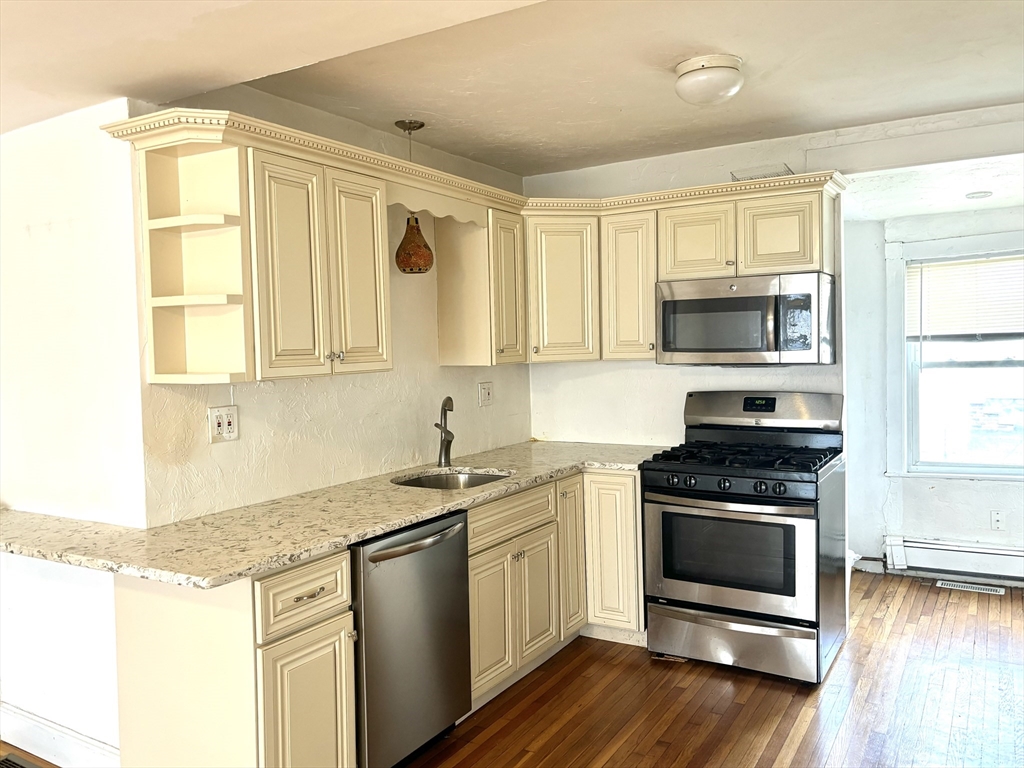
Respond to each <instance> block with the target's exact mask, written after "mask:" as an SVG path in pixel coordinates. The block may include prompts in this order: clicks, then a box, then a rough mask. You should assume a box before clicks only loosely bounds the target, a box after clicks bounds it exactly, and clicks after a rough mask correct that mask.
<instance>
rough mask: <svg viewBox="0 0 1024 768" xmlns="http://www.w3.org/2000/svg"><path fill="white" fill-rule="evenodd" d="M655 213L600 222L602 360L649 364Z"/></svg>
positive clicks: (655, 258)
mask: <svg viewBox="0 0 1024 768" xmlns="http://www.w3.org/2000/svg"><path fill="white" fill-rule="evenodd" d="M656 230H657V220H656V216H655V212H654V211H641V212H640V213H623V214H617V215H614V216H602V217H601V358H602V359H603V360H653V359H654V345H655V329H654V316H655V307H654V285H655V283H656V282H657V281H658V274H657V273H658V254H657V248H656V247H655V245H656V242H655V241H656Z"/></svg>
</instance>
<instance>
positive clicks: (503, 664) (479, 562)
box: [469, 523, 560, 697]
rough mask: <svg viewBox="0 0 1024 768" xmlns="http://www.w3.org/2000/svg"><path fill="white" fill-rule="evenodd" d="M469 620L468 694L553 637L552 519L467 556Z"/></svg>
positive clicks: (553, 641) (532, 656)
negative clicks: (485, 549) (469, 668)
mask: <svg viewBox="0 0 1024 768" xmlns="http://www.w3.org/2000/svg"><path fill="white" fill-rule="evenodd" d="M469 621H470V658H471V665H470V666H471V669H472V679H473V696H474V697H476V696H479V695H480V694H481V693H484V692H485V691H487V690H488V689H489V688H492V687H494V686H495V685H497V684H498V683H500V682H501V681H502V680H504V679H506V678H507V677H509V676H511V675H512V674H513V673H515V671H516V670H518V669H519V668H520V667H522V666H523V665H525V664H529V663H530V662H531V661H533V660H534V659H536V658H538V657H540V656H541V655H542V654H543V653H544V652H545V651H547V650H548V649H549V648H550V647H551V646H553V645H555V644H556V643H557V642H558V640H559V637H560V634H559V602H558V525H557V524H556V523H549V524H547V525H545V526H542V527H541V528H538V529H537V530H535V531H531V532H529V533H526V534H523V535H522V536H519V537H518V538H516V539H515V540H513V541H508V542H504V543H502V544H500V545H498V546H496V547H494V548H492V549H489V550H487V551H485V552H482V553H480V554H478V555H474V556H473V557H471V558H470V559H469Z"/></svg>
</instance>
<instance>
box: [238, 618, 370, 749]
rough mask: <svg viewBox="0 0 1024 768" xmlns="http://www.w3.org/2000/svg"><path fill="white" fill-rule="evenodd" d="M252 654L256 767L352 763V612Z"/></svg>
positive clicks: (353, 724)
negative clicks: (255, 659)
mask: <svg viewBox="0 0 1024 768" xmlns="http://www.w3.org/2000/svg"><path fill="white" fill-rule="evenodd" d="M258 656H259V659H258V664H257V686H258V703H259V710H260V716H259V722H260V758H261V760H260V766H261V768H320V767H322V768H342V767H343V766H344V767H346V768H347V767H348V766H351V768H355V765H356V744H355V733H356V724H355V689H354V686H353V682H354V681H355V630H354V627H353V620H352V613H351V612H349V613H346V614H344V615H343V616H340V617H339V618H337V619H334V620H332V621H328V622H324V623H322V624H320V625H318V626H316V627H314V628H313V629H309V630H306V631H305V632H300V633H299V634H297V635H294V636H293V637H290V638H288V639H287V640H281V641H279V642H277V643H274V644H273V645H269V646H266V647H265V648H260V649H259V651H258Z"/></svg>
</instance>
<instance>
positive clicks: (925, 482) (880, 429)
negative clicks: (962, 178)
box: [846, 208, 1024, 557]
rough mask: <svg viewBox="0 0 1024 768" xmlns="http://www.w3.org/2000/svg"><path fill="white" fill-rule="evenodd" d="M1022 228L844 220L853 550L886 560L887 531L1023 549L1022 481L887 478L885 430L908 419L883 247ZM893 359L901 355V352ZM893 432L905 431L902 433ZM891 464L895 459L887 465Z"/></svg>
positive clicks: (1011, 220) (1022, 219)
mask: <svg viewBox="0 0 1024 768" xmlns="http://www.w3.org/2000/svg"><path fill="white" fill-rule="evenodd" d="M1022 229H1024V209H1020V208H1013V209H997V210H991V211H969V212H964V213H955V214H943V215H941V216H913V217H905V218H898V219H889V220H887V221H885V222H884V223H883V222H847V225H846V301H847V312H848V314H847V317H848V325H847V339H848V340H847V346H846V355H847V372H848V385H847V386H848V391H847V397H848V400H847V403H848V407H847V432H846V436H847V447H848V462H849V473H848V477H849V500H850V506H851V510H850V545H851V548H852V549H854V550H855V551H857V552H859V553H860V554H862V555H865V556H867V557H880V556H881V553H882V537H883V536H884V535H885V534H887V533H888V534H892V535H902V536H906V537H912V538H923V539H940V540H948V541H956V542H964V543H973V542H979V543H987V544H997V545H1002V546H1010V547H1022V546H1024V484H1022V483H1020V482H1019V481H1004V480H995V479H980V480H978V479H951V478H942V477H911V476H906V475H905V474H902V473H901V472H900V471H899V470H896V471H891V472H890V474H889V475H888V476H887V475H886V464H887V461H886V456H887V453H886V451H887V441H886V436H887V430H901V429H902V414H899V413H895V414H894V413H891V412H888V410H887V406H886V403H887V399H888V393H889V392H890V391H891V390H892V388H893V387H895V388H896V390H897V392H898V391H899V389H900V388H901V387H902V381H900V380H898V379H895V380H891V381H890V380H887V375H886V361H887V355H888V354H890V351H889V350H888V349H887V327H886V303H885V294H886V268H885V244H886V242H889V243H894V242H904V243H910V242H924V241H928V240H934V239H940V238H941V239H944V238H957V237H967V236H972V235H982V234H990V233H996V232H1014V231H1016V232H1019V231H1021V230H1022ZM892 354H902V352H901V351H899V350H897V351H894V352H892ZM896 434H899V432H897V433H896ZM890 463H891V462H890ZM993 509H999V510H1003V511H1004V512H1006V529H1005V530H1003V531H993V530H992V528H991V520H990V512H991V510H993Z"/></svg>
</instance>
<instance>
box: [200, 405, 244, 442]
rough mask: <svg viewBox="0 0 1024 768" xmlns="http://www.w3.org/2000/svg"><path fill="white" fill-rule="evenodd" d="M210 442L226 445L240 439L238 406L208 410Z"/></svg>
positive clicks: (224, 406) (225, 406)
mask: <svg viewBox="0 0 1024 768" xmlns="http://www.w3.org/2000/svg"><path fill="white" fill-rule="evenodd" d="M207 421H208V422H209V425H210V442H211V443H224V442H227V441H228V440H237V439H238V406H237V405H221V406H218V407H216V408H210V409H208V410H207Z"/></svg>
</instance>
